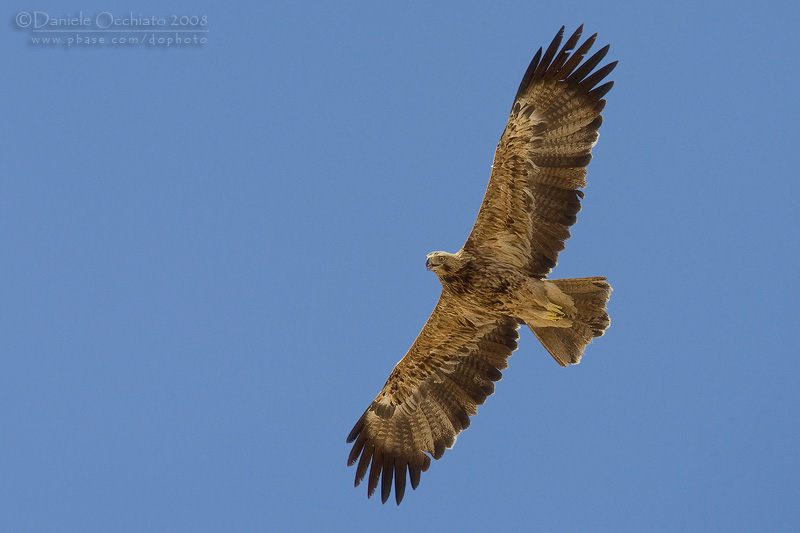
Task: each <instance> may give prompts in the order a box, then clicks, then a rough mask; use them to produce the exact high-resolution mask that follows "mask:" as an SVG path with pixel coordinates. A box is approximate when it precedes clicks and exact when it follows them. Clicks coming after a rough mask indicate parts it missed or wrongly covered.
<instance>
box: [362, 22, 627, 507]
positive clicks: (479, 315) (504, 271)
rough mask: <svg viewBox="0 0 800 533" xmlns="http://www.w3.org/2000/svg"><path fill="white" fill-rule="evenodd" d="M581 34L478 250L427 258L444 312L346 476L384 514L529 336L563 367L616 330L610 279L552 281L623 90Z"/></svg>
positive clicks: (486, 202) (504, 153) (381, 397)
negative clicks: (613, 98) (612, 103)
mask: <svg viewBox="0 0 800 533" xmlns="http://www.w3.org/2000/svg"><path fill="white" fill-rule="evenodd" d="M582 30H583V26H581V27H579V28H578V29H577V31H575V33H573V34H572V36H571V37H569V38H568V39H567V40H566V42H565V43H564V45H563V46H561V42H562V39H563V36H564V28H563V27H562V28H561V30H560V31H559V32H558V34H557V35H556V36H555V38H554V39H553V42H552V43H550V46H549V47H548V48H547V50H546V51H545V52H544V53H542V49H541V48H540V49H539V51H538V52H537V53H536V55H535V56H534V58H533V60H532V61H531V63H530V65H529V66H528V70H527V71H526V72H525V75H524V76H523V78H522V83H520V86H519V89H518V90H517V95H516V97H515V98H514V105H513V106H512V107H511V114H510V116H509V118H508V124H507V125H506V128H505V131H504V132H503V135H502V136H501V137H500V142H499V143H498V145H497V151H496V153H495V156H494V163H493V164H492V174H491V178H490V179H489V186H488V188H487V189H486V194H485V196H484V198H483V203H482V204H481V208H480V211H479V212H478V218H477V220H476V222H475V226H474V227H473V228H472V233H470V235H469V238H468V239H467V242H466V243H465V244H464V246H463V247H462V248H461V250H459V251H458V252H456V253H454V254H451V253H447V252H433V253H431V254H428V256H427V264H426V266H427V268H428V270H432V271H433V272H434V273H435V274H436V276H437V277H438V278H439V281H441V283H442V294H441V296H440V297H439V302H438V303H437V304H436V307H435V308H434V310H433V313H432V314H431V316H430V318H429V319H428V321H427V323H426V324H425V326H424V327H423V328H422V331H421V332H420V334H419V336H418V337H417V339H416V340H415V341H414V344H412V346H411V348H410V349H409V350H408V353H407V354H406V355H405V357H403V359H401V360H400V362H399V363H397V365H396V366H395V367H394V370H392V373H391V374H390V375H389V379H387V380H386V384H385V385H384V386H383V389H382V390H381V391H380V393H379V394H378V396H377V397H376V398H375V400H374V401H373V402H372V403H371V404H370V406H369V407H368V408H367V410H366V411H365V412H364V414H363V415H361V418H360V419H359V420H358V422H356V425H355V427H354V428H353V430H352V431H351V432H350V434H349V435H348V437H347V442H354V444H353V448H352V451H351V452H350V456H349V458H348V461H347V464H348V466H352V465H354V464H357V465H358V466H357V467H356V476H355V485H356V486H358V485H359V484H360V483H361V481H362V480H363V479H364V477H365V476H368V477H367V480H368V481H367V496H368V497H370V496H372V494H373V493H374V492H375V490H376V488H377V487H378V483H379V481H380V485H381V499H382V500H383V502H384V503H385V502H386V500H387V499H388V498H389V495H390V493H391V490H392V480H393V479H394V489H395V499H396V501H397V503H398V505H399V504H400V502H401V501H402V499H403V494H404V493H405V488H406V473H407V474H408V477H409V479H410V480H411V487H412V488H414V489H416V488H417V485H418V484H419V481H420V475H421V473H422V472H424V471H426V470H427V469H428V467H429V466H430V464H431V457H433V458H434V459H439V458H441V457H442V454H444V451H445V449H447V448H450V447H452V445H453V443H454V442H455V440H456V435H457V434H458V433H459V432H460V431H461V430H463V429H466V428H467V426H469V423H470V419H469V417H470V416H472V415H474V414H476V413H477V406H478V405H481V404H482V403H483V402H484V401H485V400H486V397H487V396H489V395H490V394H492V393H493V392H494V382H495V381H498V380H499V379H500V378H501V377H502V374H501V372H500V371H501V370H503V369H505V368H506V367H507V366H508V364H507V359H508V358H509V356H511V352H513V351H514V350H515V349H516V348H517V339H518V338H519V335H518V333H517V329H518V328H519V326H520V325H527V326H528V327H529V328H530V329H531V330H532V331H533V333H534V334H535V335H536V337H537V338H538V339H539V340H540V341H541V343H542V344H543V345H544V347H545V348H546V349H547V351H548V352H550V355H552V356H553V358H554V359H555V360H556V362H557V363H558V364H559V365H561V366H567V365H570V364H576V363H578V362H579V361H580V359H581V356H582V355H583V350H584V348H586V345H587V344H589V343H590V342H591V341H592V338H594V337H599V336H601V335H602V334H603V332H604V331H605V329H606V328H607V327H608V325H609V319H608V314H607V312H606V302H607V301H608V297H609V293H610V292H611V287H610V286H609V284H608V283H607V282H606V279H605V278H602V277H591V278H578V279H554V280H548V279H547V275H548V274H549V273H550V270H551V269H552V268H553V267H554V266H555V265H556V259H557V258H558V253H559V252H560V251H561V250H563V249H564V242H565V241H566V240H567V239H568V238H569V236H570V233H569V228H570V226H572V224H574V223H575V220H576V215H577V213H578V211H580V209H581V199H582V198H583V192H582V191H581V190H580V189H581V188H583V187H585V185H586V165H588V164H589V160H590V159H591V158H592V156H591V150H592V147H593V146H594V144H595V143H596V142H597V135H598V134H597V130H598V128H599V127H600V123H601V122H602V117H601V115H600V112H601V111H602V110H603V107H604V106H605V103H606V101H605V100H603V96H605V94H606V93H607V92H608V91H609V90H610V89H611V87H612V85H613V82H611V81H609V82H606V83H603V84H602V85H598V84H599V83H600V82H601V81H602V80H603V79H604V78H605V77H606V76H607V75H608V74H609V73H610V72H611V71H612V70H613V69H614V67H615V66H616V64H617V62H616V61H614V62H612V63H609V64H607V65H605V66H603V67H601V68H599V69H597V70H595V67H597V65H598V64H599V63H600V61H601V60H602V59H603V58H604V57H605V55H606V53H607V52H608V46H605V47H603V48H601V49H600V50H599V51H597V52H596V53H595V54H594V55H592V56H591V57H590V58H589V59H587V60H586V61H583V59H584V56H585V55H586V54H587V53H588V51H589V49H590V48H591V46H592V45H593V44H594V42H595V39H596V37H597V34H595V35H592V36H591V37H589V38H588V39H587V40H586V41H584V42H583V44H581V45H580V46H578V42H579V40H580V37H581V33H582ZM559 47H560V48H559ZM367 471H369V473H368V472H367Z"/></svg>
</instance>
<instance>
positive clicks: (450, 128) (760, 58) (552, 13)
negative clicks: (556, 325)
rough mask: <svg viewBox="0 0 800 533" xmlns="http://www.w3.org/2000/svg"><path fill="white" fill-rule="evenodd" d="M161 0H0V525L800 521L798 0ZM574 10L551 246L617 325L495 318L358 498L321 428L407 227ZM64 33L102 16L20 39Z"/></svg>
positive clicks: (378, 340) (401, 328) (453, 184)
mask: <svg viewBox="0 0 800 533" xmlns="http://www.w3.org/2000/svg"><path fill="white" fill-rule="evenodd" d="M185 4H187V3H183V5H182V4H181V3H178V2H171V1H167V2H155V1H149V0H137V1H134V2H130V1H128V2H116V1H111V0H106V1H104V2H99V1H97V0H82V1H81V2H54V1H45V0H43V1H38V2H32V1H16V0H15V1H13V2H6V3H4V7H3V16H4V17H5V19H6V21H7V22H6V24H5V27H4V29H3V30H2V31H0V39H1V40H2V41H1V43H0V44H2V48H3V50H4V53H3V59H2V64H3V65H4V71H5V72H6V74H5V75H4V76H3V79H2V81H0V87H2V95H3V102H4V103H3V106H2V109H3V112H2V117H3V123H4V127H3V128H2V132H0V146H2V153H3V155H2V158H0V169H1V172H0V176H2V179H0V245H1V246H2V248H1V249H2V260H0V406H2V408H0V480H2V481H0V529H2V530H3V531H18V532H21V531H37V532H48V531H82V532H87V531H103V532H108V531H114V532H122V531H136V532H140V531H237V532H246V531H319V530H328V531H412V530H417V531H424V530H430V529H431V528H434V527H435V528H437V529H438V530H441V531H472V530H475V531H476V530H481V529H482V530H488V529H489V528H502V529H503V530H508V531H514V530H524V529H528V530H532V531H615V532H624V531H632V532H641V531H648V532H653V531H790V530H791V531H797V530H800V504H799V503H798V502H800V482H798V479H800V459H798V454H797V450H798V446H800V434H799V433H800V429H799V428H798V413H797V411H798V407H800V393H799V392H798V391H799V386H800V357H798V356H799V355H800V353H799V352H798V346H797V342H796V338H797V332H798V325H797V322H798V318H800V316H799V315H798V311H797V309H798V307H797V300H798V297H799V296H800V294H798V293H799V292H800V290H799V289H800V283H798V274H797V264H798V250H799V249H800V246H798V244H799V243H798V237H797V233H798V227H800V216H798V209H797V207H796V204H797V201H798V193H800V185H798V183H799V180H798V176H797V169H796V159H797V158H796V152H797V146H798V140H800V137H799V136H798V133H797V122H798V118H800V113H798V111H799V110H800V106H799V105H798V101H797V94H796V93H797V88H798V84H800V74H798V52H800V47H798V39H797V37H796V32H797V21H798V20H799V19H800V9H799V8H797V7H796V6H795V5H794V3H793V2H788V1H786V2H776V1H764V2H746V3H738V2H721V1H715V2H696V1H692V2H685V1H675V2H657V3H656V2H616V3H607V2H597V1H591V2H589V1H586V2H556V3H547V4H544V3H541V2H532V1H527V2H523V1H518V2H492V3H491V4H492V6H491V7H490V6H489V4H490V3H489V2H446V3H436V5H435V6H433V5H429V4H433V3H432V2H431V3H429V2H358V3H350V2H341V3H340V2H326V3H319V4H303V3H300V2H297V3H292V7H288V6H283V7H277V6H276V5H272V4H277V2H275V3H262V2H248V3H245V2H242V3H239V5H237V6H236V7H229V6H228V5H224V4H223V3H221V2H195V3H194V6H193V7H191V8H188V7H185ZM285 4H289V3H288V2H287V3H285ZM34 11H39V12H40V14H39V15H34V14H32V13H33V12H34ZM79 12H82V14H79ZM19 13H24V14H31V17H32V18H31V19H30V20H28V19H26V18H25V16H24V15H23V16H22V18H20V15H18V14H19ZM41 13H46V14H47V16H49V17H50V18H53V19H58V18H67V17H68V16H71V17H81V16H82V17H84V18H89V19H90V20H91V22H92V24H95V22H96V21H97V20H98V19H97V17H98V16H101V18H100V19H99V20H100V23H101V24H105V23H107V22H108V21H109V20H112V17H113V18H115V19H118V20H120V21H121V22H123V21H124V20H125V19H126V18H128V19H129V18H130V15H131V13H132V15H133V18H134V19H138V20H141V19H149V18H150V17H155V18H156V19H159V18H164V19H165V22H166V26H164V27H160V28H158V29H169V30H172V29H175V28H178V29H181V28H182V27H184V28H186V27H187V26H180V24H181V20H183V21H184V22H185V23H186V24H189V26H188V28H189V29H205V30H208V31H207V32H204V33H199V32H198V33H194V34H192V33H189V34H182V35H183V36H198V38H203V39H205V40H206V42H205V44H194V43H188V44H182V45H177V44H174V43H173V45H172V46H166V43H165V44H162V45H158V43H157V42H156V44H155V45H151V44H150V43H149V42H145V43H144V44H139V45H132V44H118V43H117V44H112V43H111V42H110V40H111V38H113V37H120V36H124V37H136V36H142V35H144V37H145V38H146V39H151V38H156V39H159V38H174V34H173V33H171V32H160V33H147V32H139V33H127V34H119V33H107V32H106V33H99V32H95V33H86V32H84V33H82V34H81V33H80V32H79V31H74V30H76V28H75V27H63V26H62V27H59V28H56V27H53V26H46V27H44V28H40V29H64V30H67V31H64V32H60V33H52V32H51V33H44V32H33V31H32V30H33V29H34V26H35V25H36V24H38V23H41V22H42V21H43V20H45V19H44V18H43V17H44V16H45V15H42V14H41ZM103 13H108V14H110V15H103ZM173 15H174V16H175V18H173ZM37 16H38V18H37ZM182 16H185V17H187V18H186V19H181V18H180V17H182ZM192 16H196V17H198V18H197V19H191V18H189V17H192ZM202 17H206V19H204V20H205V24H204V25H201V24H202V20H203V19H202ZM26 20H28V22H29V23H30V25H29V26H26ZM193 20H194V21H196V22H197V25H196V26H191V24H192V21H193ZM173 22H174V23H176V24H178V26H171V25H170V24H172V23H173ZM580 23H584V24H585V25H586V33H587V34H590V33H593V32H598V33H599V39H598V44H600V45H602V44H605V43H610V44H611V51H610V53H609V56H608V58H609V60H612V59H618V60H619V66H618V67H617V69H616V70H615V71H614V73H613V76H612V77H613V79H614V80H615V82H616V85H615V87H614V89H613V90H612V91H611V92H610V93H609V95H608V96H607V99H608V105H607V106H606V110H605V112H604V117H605V121H604V123H603V126H602V128H601V130H600V140H599V143H598V145H597V147H596V148H595V150H594V155H595V158H594V160H593V161H592V163H591V165H590V166H589V176H588V183H589V184H588V188H587V190H586V199H585V202H584V204H583V205H584V209H583V211H582V212H581V213H580V215H579V218H578V223H577V225H576V226H574V228H573V237H572V239H571V240H570V241H569V242H568V243H567V249H566V251H565V252H564V253H563V254H562V255H561V256H560V260H559V265H558V267H557V268H556V270H555V272H554V277H577V276H590V275H604V276H607V277H608V278H609V280H610V282H611V283H612V285H613V287H614V293H613V295H612V298H611V302H610V305H609V309H610V313H611V319H612V324H611V328H610V329H609V330H608V332H607V334H606V336H605V337H602V338H601V339H598V340H597V341H595V343H593V344H592V345H591V346H589V348H588V350H587V353H586V356H585V357H584V359H583V362H582V363H581V364H580V365H578V366H575V367H571V368H568V369H563V368H560V367H559V366H558V365H556V364H555V363H554V362H553V360H552V359H551V358H550V356H549V355H547V353H546V352H545V351H544V349H543V348H542V347H541V346H540V344H539V343H538V342H537V341H536V339H535V338H534V336H533V335H532V334H531V333H530V332H529V331H527V330H525V331H521V339H520V343H519V344H520V348H519V350H518V351H517V352H515V354H514V356H513V357H512V358H511V360H510V368H509V369H508V370H507V371H506V372H505V373H504V378H503V380H502V382H500V383H499V384H498V386H497V391H496V393H495V395H493V396H491V397H490V398H489V399H488V400H487V402H486V404H484V405H483V406H481V407H480V408H479V413H478V415H477V416H476V417H474V418H473V420H472V426H471V427H470V428H469V429H468V430H467V431H466V432H464V433H462V434H461V435H460V436H459V439H458V442H457V443H456V445H455V447H454V448H453V449H452V450H449V451H448V452H447V453H445V455H444V457H443V459H442V460H440V461H434V464H433V465H432V466H431V468H430V470H429V471H428V472H427V473H425V474H423V477H422V483H421V484H420V486H419V488H418V489H417V490H416V491H414V492H412V491H410V490H409V491H407V492H406V496H405V500H404V501H403V504H402V505H401V506H400V507H397V506H395V505H394V503H389V504H387V505H381V504H380V501H379V500H377V499H375V498H373V499H372V500H369V501H368V500H367V499H366V489H365V487H364V486H361V487H359V488H358V489H353V486H352V485H353V475H354V469H353V468H348V467H347V466H346V458H347V454H348V452H349V449H350V446H348V445H347V444H346V443H345V437H346V436H347V433H348V432H349V431H350V429H351V427H352V425H353V424H354V423H355V422H356V420H357V419H358V417H359V416H360V415H361V413H362V412H363V410H364V409H365V408H366V406H367V405H368V404H369V402H370V401H371V400H372V399H373V397H374V396H375V394H377V392H378V391H379V390H380V388H381V386H382V385H383V382H384V380H385V379H386V377H387V376H388V374H389V372H390V371H391V369H392V367H393V366H394V364H395V363H396V362H397V361H398V360H399V359H400V358H401V357H402V356H403V354H404V353H405V351H406V350H407V349H408V347H409V346H410V344H411V342H412V341H413V340H414V338H415V336H416V334H417V333H418V332H419V330H420V328H421V327H422V325H423V324H424V322H425V320H426V319H427V317H428V315H429V313H430V311H431V310H432V309H433V306H434V304H435V302H436V299H437V298H438V295H439V290H440V286H439V282H438V281H437V279H436V277H435V276H434V275H433V274H431V273H430V272H426V270H425V255H426V254H427V253H428V252H430V251H433V250H448V251H451V252H452V251H456V250H457V249H458V248H459V247H460V246H461V245H462V244H463V242H464V240H465V239H466V236H467V234H468V232H469V230H470V228H471V226H472V223H473V221H474V218H475V215H476V214H477V211H478V207H479V205H480V201H481V197H482V195H483V192H484V190H485V187H486V184H487V181H488V177H489V170H490V166H491V162H492V157H493V154H494V149H495V146H496V143H497V140H498V139H499V137H500V133H501V132H502V130H503V127H504V125H505V122H506V119H507V116H508V111H509V108H510V106H511V102H512V98H513V96H514V94H515V92H516V89H517V85H518V83H519V81H520V78H521V77H522V74H523V72H524V71H525V68H526V66H527V64H528V62H529V61H530V59H531V57H532V56H533V54H534V53H535V51H536V49H537V48H538V47H539V46H543V45H547V44H548V43H549V42H550V40H551V39H552V37H553V35H554V34H555V32H556V31H557V30H558V28H559V27H560V26H561V25H566V26H567V31H571V30H572V29H574V28H575V27H577V25H578V24H580ZM22 26H26V27H22ZM117 27H121V28H123V29H129V28H133V27H132V26H117ZM85 29H97V27H96V26H88V27H86V26H84V27H78V28H77V30H85ZM138 29H145V30H151V29H153V27H152V26H150V27H145V26H141V25H139V26H138ZM77 36H83V37H84V38H86V37H92V38H98V39H99V38H101V37H102V38H105V39H106V42H105V43H104V44H99V43H94V44H91V43H90V44H85V43H84V44H79V43H77V42H73V43H72V44H73V45H72V46H66V45H65V44H59V45H53V44H42V43H41V42H40V43H39V44H36V43H34V42H33V39H34V38H41V37H60V38H61V39H62V43H63V42H66V40H67V39H68V38H73V39H75V38H76V37H77Z"/></svg>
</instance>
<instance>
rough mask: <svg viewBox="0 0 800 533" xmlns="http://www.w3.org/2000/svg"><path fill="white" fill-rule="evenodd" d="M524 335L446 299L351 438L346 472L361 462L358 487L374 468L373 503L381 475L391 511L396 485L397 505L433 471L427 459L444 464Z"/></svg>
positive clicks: (506, 322) (509, 323)
mask: <svg viewBox="0 0 800 533" xmlns="http://www.w3.org/2000/svg"><path fill="white" fill-rule="evenodd" d="M518 327H519V324H518V323H517V321H516V320H514V319H512V318H509V317H499V318H498V317H497V316H495V317H489V316H475V315H473V314H471V313H465V311H464V310H463V309H460V308H458V307H457V306H456V305H454V304H453V302H452V299H451V298H449V297H448V296H447V295H445V294H442V296H441V297H440V298H439V302H438V303H437V304H436V308H435V309H434V310H433V313H432V314H431V316H430V318H429V319H428V322H427V323H426V324H425V327H423V328H422V331H421V332H420V334H419V336H418V337H417V340H415V341H414V344H413V345H412V346H411V348H410V349H409V350H408V353H407V354H406V355H405V357H403V359H401V360H400V362H399V363H397V365H396V366H395V367H394V370H393V371H392V373H391V375H390V376H389V379H388V380H386V384H385V385H384V386H383V389H382V390H381V392H380V394H378V396H377V397H376V398H375V400H374V401H373V402H372V404H370V406H369V408H367V410H366V411H365V412H364V414H363V415H361V418H360V419H359V420H358V422H357V423H356V425H355V427H354V428H353V430H352V431H351V432H350V435H348V437H347V442H353V441H355V444H353V449H352V451H351V452H350V457H349V459H348V461H347V464H348V466H352V465H353V464H355V462H356V460H358V467H357V469H356V479H355V485H356V486H358V485H359V484H360V483H361V481H362V480H363V479H364V476H365V475H366V474H367V468H368V467H370V461H371V463H372V466H371V467H370V468H369V478H368V483H367V497H370V496H372V494H373V493H374V492H375V489H376V487H377V486H378V480H379V478H381V474H382V477H383V479H382V481H381V499H382V500H383V502H384V503H386V500H387V499H388V498H389V494H390V492H391V490H392V477H394V485H395V499H396V501H397V503H398V505H399V504H400V501H401V500H402V499H403V494H404V492H405V487H406V471H407V472H408V475H409V476H410V478H411V487H412V488H414V489H416V488H417V485H418V484H419V480H420V475H421V473H422V472H424V471H425V470H427V469H428V467H429V466H430V463H431V459H430V457H429V456H428V455H426V454H429V455H430V456H433V458H434V459H439V458H441V457H442V454H443V453H444V451H445V449H446V448H450V447H451V446H452V445H453V443H454V442H455V440H456V435H457V434H458V433H459V432H460V431H461V430H463V429H466V428H467V426H469V423H470V420H469V417H470V416H471V415H474V414H476V413H477V406H478V405H480V404H482V403H483V402H484V400H486V397H487V396H489V395H490V394H492V393H493V392H494V382H495V381H497V380H499V379H500V378H501V377H502V374H501V373H500V370H502V369H504V368H506V366H507V363H506V360H507V359H508V357H509V356H510V355H511V352H512V351H514V350H515V349H516V348H517V339H518V338H519V335H518V333H517V328H518ZM359 456H360V457H361V458H360V459H359Z"/></svg>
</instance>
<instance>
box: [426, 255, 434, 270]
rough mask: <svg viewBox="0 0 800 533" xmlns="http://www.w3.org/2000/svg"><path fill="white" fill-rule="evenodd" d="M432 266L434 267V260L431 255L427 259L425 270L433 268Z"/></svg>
mask: <svg viewBox="0 0 800 533" xmlns="http://www.w3.org/2000/svg"><path fill="white" fill-rule="evenodd" d="M432 268H433V261H431V258H430V257H429V258H427V259H426V260H425V270H431V269H432Z"/></svg>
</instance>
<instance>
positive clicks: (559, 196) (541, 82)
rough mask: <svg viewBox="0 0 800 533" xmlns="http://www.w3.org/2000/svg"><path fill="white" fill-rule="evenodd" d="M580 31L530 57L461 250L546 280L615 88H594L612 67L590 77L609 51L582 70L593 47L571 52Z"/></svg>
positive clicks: (574, 211) (589, 41)
mask: <svg viewBox="0 0 800 533" xmlns="http://www.w3.org/2000/svg"><path fill="white" fill-rule="evenodd" d="M582 30H583V26H581V27H579V28H578V30H577V31H576V32H575V33H574V34H573V35H572V36H571V37H570V38H569V39H567V42H566V43H564V46H563V47H562V48H561V50H559V45H560V44H561V39H562V37H563V34H564V28H563V27H562V28H561V30H560V31H559V32H558V35H556V37H555V39H553V42H552V43H551V44H550V46H549V47H548V48H547V51H546V52H545V53H544V55H542V49H541V48H540V49H539V51H538V52H537V53H536V55H535V56H534V58H533V60H532V61H531V64H530V66H529V67H528V70H527V71H526V72H525V76H524V77H523V78H522V83H521V84H520V86H519V90H518V91H517V96H516V98H515V99H514V105H513V106H512V108H511V114H510V116H509V118H508V125H506V129H505V131H504V132H503V135H502V137H501V138H500V142H499V144H498V146H497V152H496V153H495V156H494V164H493V165H492V176H491V179H490V180H489V187H488V188H487V189H486V194H485V196H484V198H483V204H482V205H481V209H480V212H479V213H478V218H477V220H476V222H475V226H474V227H473V229H472V233H470V236H469V238H468V239H467V242H466V244H465V245H464V249H465V250H469V251H471V252H472V253H473V254H475V255H481V256H490V257H493V258H495V259H496V260H499V261H502V262H504V263H508V264H511V265H515V266H517V267H520V268H523V269H526V271H527V272H528V273H529V274H530V275H532V276H535V277H538V278H544V277H545V276H546V275H547V274H548V273H549V272H550V270H551V269H552V268H553V267H554V266H555V265H556V259H557V258H558V253H559V252H560V251H561V250H563V249H564V241H566V240H567V239H568V238H569V236H570V233H569V227H570V226H571V225H572V224H573V223H575V220H576V217H575V215H576V214H577V213H578V211H580V208H581V205H580V200H581V198H583V193H582V192H581V191H580V190H578V188H579V187H584V186H585V185H586V179H585V178H586V165H587V164H589V160H590V159H591V158H592V156H591V150H592V146H594V143H595V142H596V141H597V129H598V128H599V127H600V123H601V122H602V117H601V116H600V112H601V111H602V110H603V107H604V106H605V103H606V101H605V100H603V99H602V98H603V96H604V95H605V94H606V93H607V92H608V91H609V90H610V89H611V86H612V85H613V82H607V83H604V84H603V85H600V86H597V84H598V83H599V82H600V81H601V80H603V78H605V77H606V76H607V75H608V73H610V72H611V71H612V70H613V69H614V67H615V66H616V64H617V62H616V61H614V62H613V63H609V64H608V65H606V66H604V67H602V68H600V69H598V70H596V71H594V72H592V70H593V69H594V68H595V67H596V66H597V64H598V63H600V61H601V60H602V59H603V57H605V55H606V53H607V52H608V46H605V47H603V48H601V49H600V50H599V51H598V52H597V53H595V54H594V55H593V56H592V57H590V58H589V59H587V60H586V61H585V62H583V63H582V64H581V61H582V60H583V58H584V56H585V55H586V53H587V52H588V51H589V48H591V46H592V44H594V41H595V38H596V35H597V34H595V35H592V36H591V37H589V38H588V39H587V40H586V41H585V42H584V43H583V44H582V45H580V46H579V47H578V48H577V49H576V50H575V51H574V52H572V53H570V51H572V50H573V49H574V48H575V45H576V44H577V43H578V40H579V39H580V36H581V32H582Z"/></svg>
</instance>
